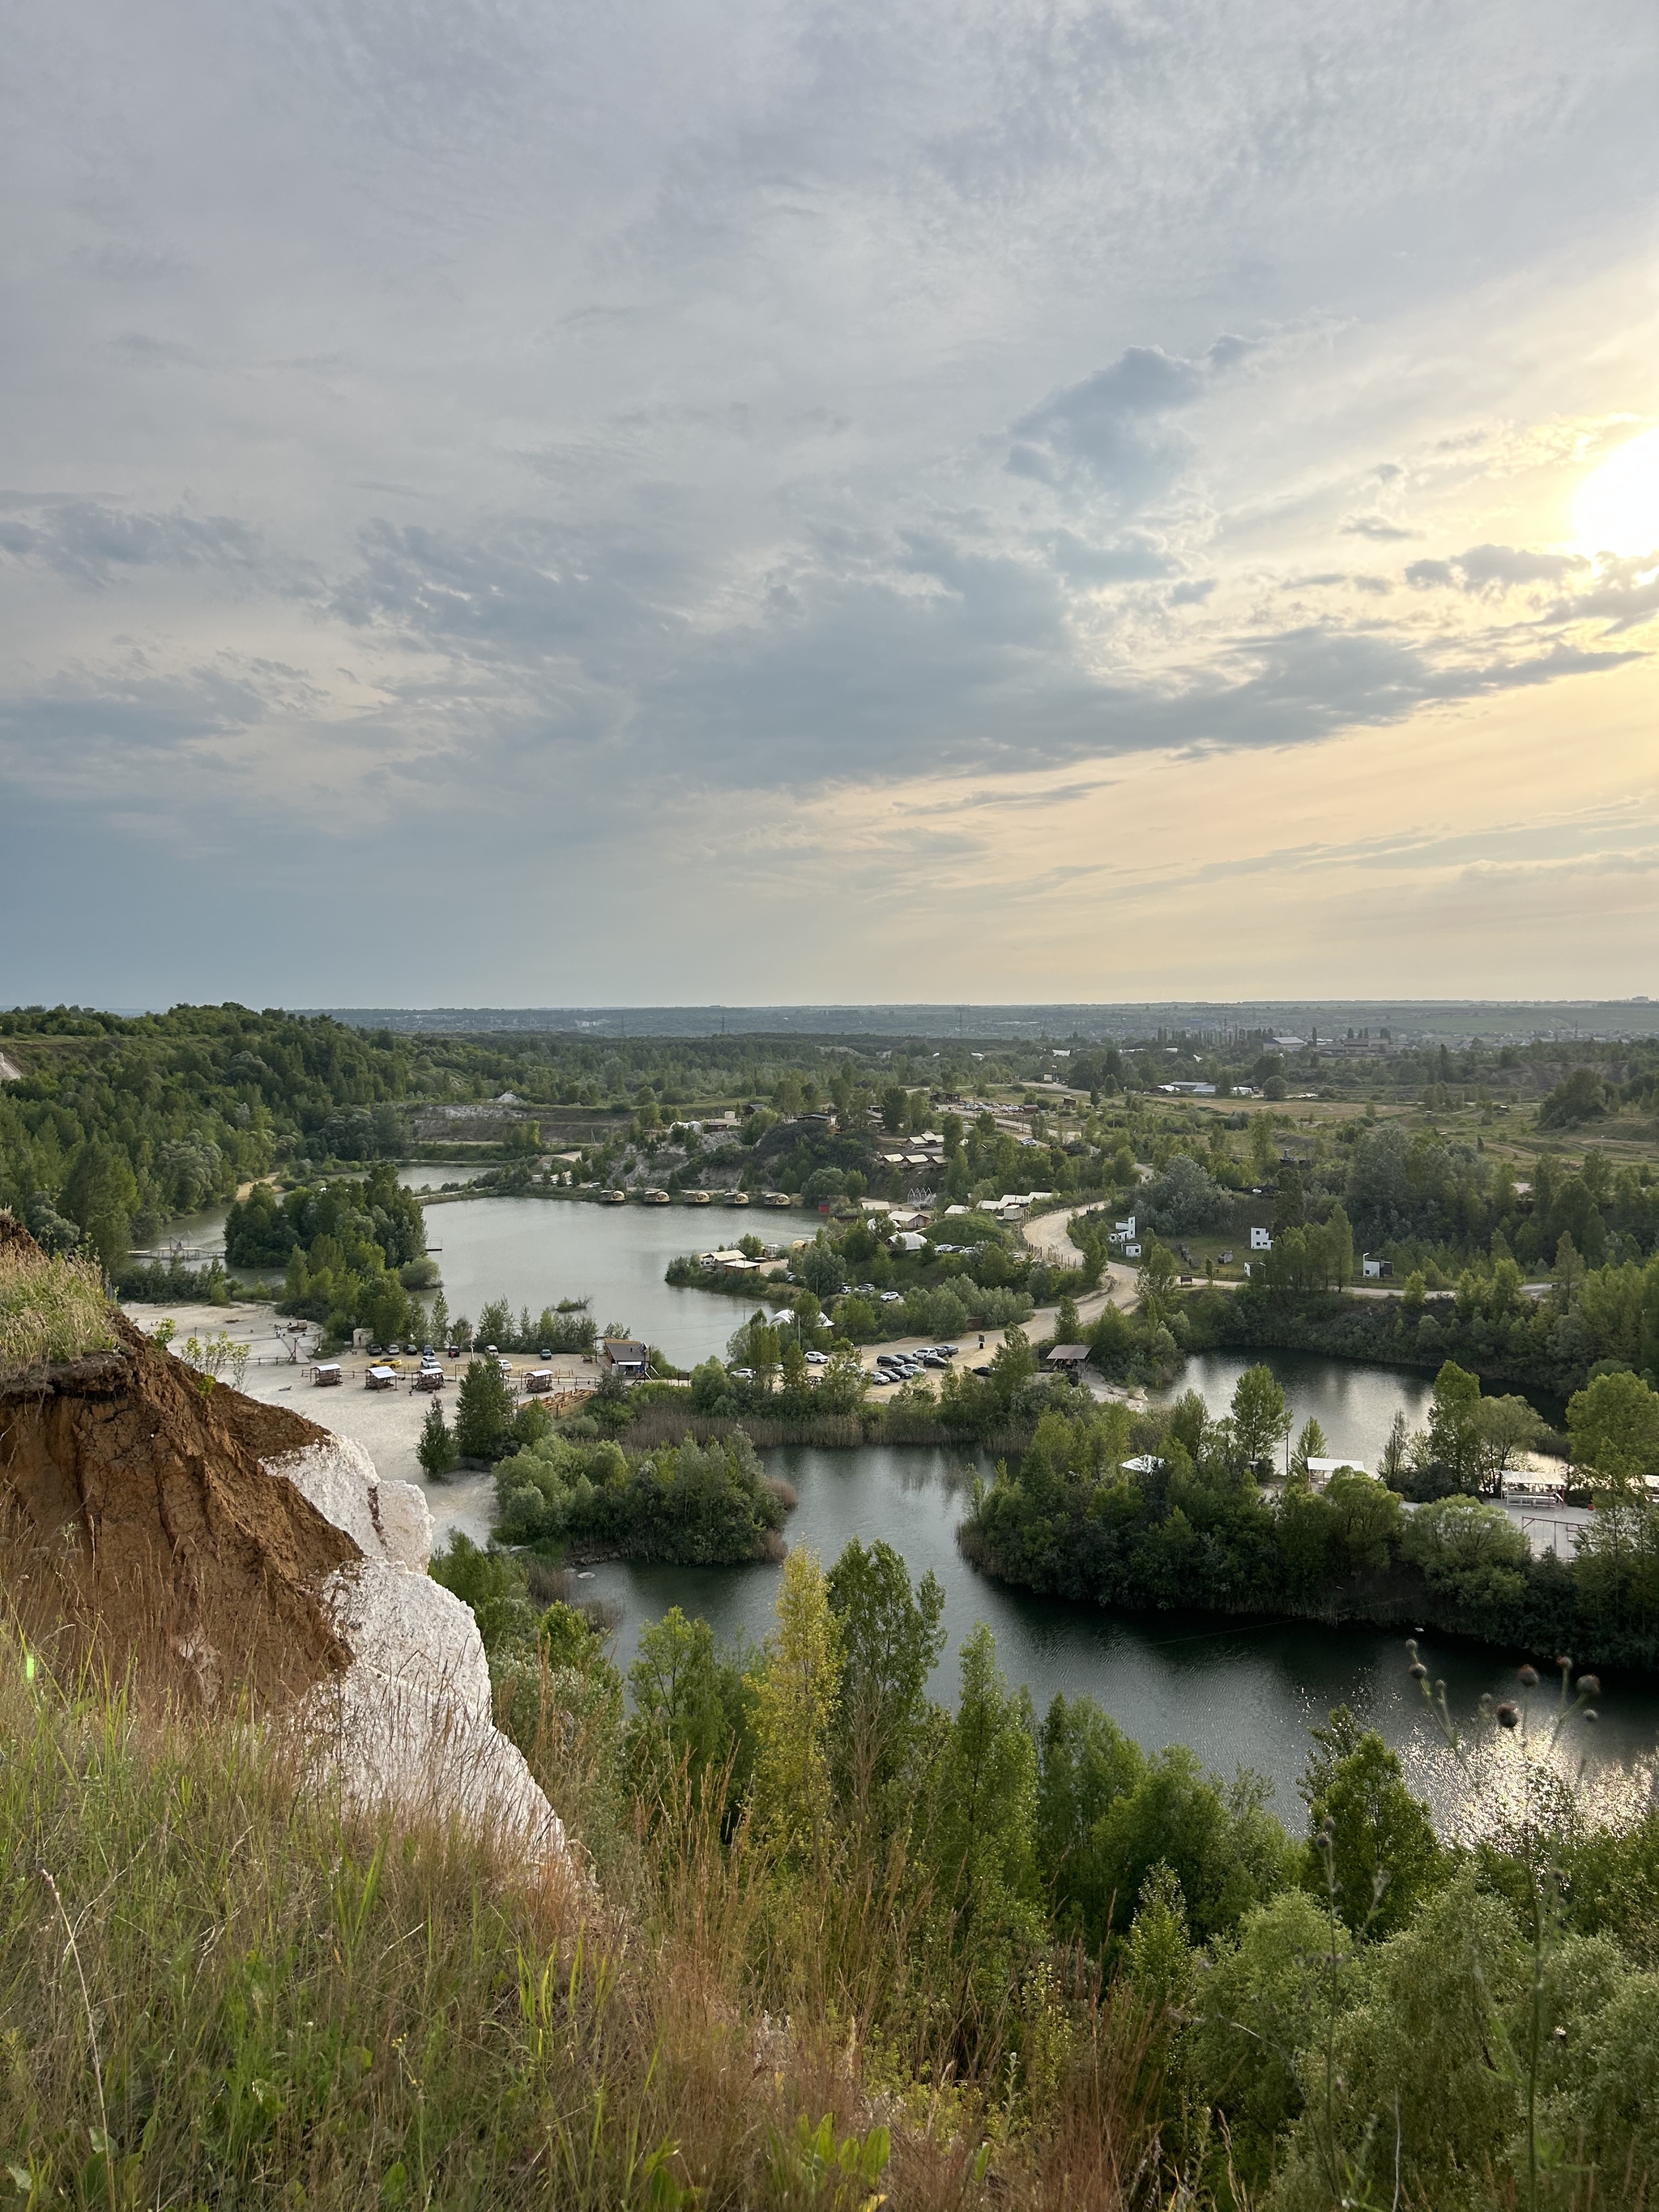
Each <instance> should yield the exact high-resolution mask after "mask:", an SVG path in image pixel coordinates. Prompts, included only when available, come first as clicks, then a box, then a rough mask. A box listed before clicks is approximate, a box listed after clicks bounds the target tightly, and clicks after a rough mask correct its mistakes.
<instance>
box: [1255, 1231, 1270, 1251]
mask: <svg viewBox="0 0 1659 2212" xmlns="http://www.w3.org/2000/svg"><path fill="white" fill-rule="evenodd" d="M1250 1249H1251V1251H1252V1252H1271V1251H1272V1250H1273V1231H1272V1230H1270V1229H1253V1230H1251V1231H1250Z"/></svg>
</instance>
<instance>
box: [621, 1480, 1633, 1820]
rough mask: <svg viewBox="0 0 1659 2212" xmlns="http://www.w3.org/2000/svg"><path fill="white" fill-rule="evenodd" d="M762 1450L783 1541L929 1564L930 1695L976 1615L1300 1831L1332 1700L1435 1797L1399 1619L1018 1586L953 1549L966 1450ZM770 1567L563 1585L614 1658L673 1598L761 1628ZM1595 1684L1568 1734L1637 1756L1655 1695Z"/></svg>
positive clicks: (1440, 1661)
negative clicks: (933, 1580)
mask: <svg viewBox="0 0 1659 2212" xmlns="http://www.w3.org/2000/svg"><path fill="white" fill-rule="evenodd" d="M763 1456H764V1458H765V1460H766V1462H767V1464H768V1466H769V1468H771V1469H772V1471H773V1472H775V1474H781V1475H782V1476H784V1477H785V1478H786V1479H787V1480H788V1481H789V1482H790V1483H791V1484H793V1486H794V1487H795V1489H796V1491H797V1492H798V1494H799V1500H800V1503H799V1507H798V1509H797V1510H795V1511H794V1512H793V1513H792V1514H791V1515H790V1516H789V1522H788V1527H787V1535H788V1539H789V1541H790V1542H791V1543H792V1544H805V1545H806V1546H808V1547H811V1549H813V1550H815V1551H817V1553H818V1554H819V1556H820V1557H821V1558H822V1559H823V1562H824V1564H825V1565H829V1564H831V1563H832V1562H833V1561H834V1559H836V1556H837V1555H838V1553H840V1552H841V1550H842V1547H843V1545H845V1544H846V1543H847V1542H848V1541H849V1539H851V1538H852V1537H853V1536H855V1535H856V1536H858V1537H860V1539H861V1540H862V1541H864V1542H866V1543H869V1542H872V1541H874V1540H876V1539H877V1538H880V1539H881V1540H883V1541H885V1542H887V1543H889V1544H890V1545H891V1546H892V1547H893V1548H894V1549H895V1550H896V1552H898V1553H901V1555H902V1557H903V1559H904V1560H905V1562H906V1564H907V1565H908V1567H909V1570H910V1572H911V1575H912V1577H915V1579H917V1580H920V1578H921V1576H922V1575H923V1574H924V1573H926V1572H927V1571H928V1570H929V1569H931V1570H932V1571H933V1573H934V1574H936V1575H937V1576H938V1577H939V1581H940V1583H942V1584H943V1585H944V1589H945V1613H944V1626H945V1632H946V1636H947V1639H948V1640H947V1644H946V1647H945V1655H944V1657H943V1660H942V1661H941V1663H940V1667H939V1672H938V1674H936V1675H935V1677H934V1680H933V1695H934V1696H935V1697H937V1698H939V1699H940V1700H941V1701H943V1702H945V1703H947V1704H950V1703H954V1700H955V1695H956V1681H957V1657H956V1655H957V1651H958V1650H959V1649H960V1647H961V1644H962V1643H963V1639H964V1638H966V1637H967V1636H968V1635H969V1633H971V1632H972V1630H973V1629H974V1627H975V1626H976V1625H977V1623H978V1622H980V1621H981V1620H985V1621H988V1622H989V1624H990V1626H991V1627H992V1628H993V1630H994V1632H995V1635H996V1638H997V1648H998V1652H999V1656H1000V1661H1001V1664H1002V1667H1003V1668H1004V1670H1005V1672H1006V1674H1007V1675H1008V1676H1009V1678H1010V1680H1012V1681H1013V1682H1014V1683H1016V1684H1021V1685H1024V1686H1025V1687H1026V1688H1027V1689H1029V1690H1030V1693H1031V1698H1032V1700H1033V1702H1034V1704H1035V1705H1036V1709H1037V1711H1038V1713H1039V1714H1041V1713H1042V1711H1043V1710H1044V1709H1045V1708H1046V1706H1047V1705H1048V1701H1049V1699H1051V1698H1052V1697H1053V1696H1054V1693H1055V1692H1057V1691H1060V1692H1065V1694H1066V1695H1067V1696H1068V1697H1070V1696H1076V1695H1078V1694H1079V1693H1081V1692H1086V1693H1087V1694H1088V1695H1089V1696H1091V1697H1093V1698H1095V1699H1097V1700H1098V1701H1099V1703H1100V1704H1101V1705H1103V1706H1104V1707H1105V1708H1106V1710H1107V1711H1109V1712H1110V1713H1111V1714H1112V1716H1113V1717H1114V1718H1115V1720H1116V1721H1117V1723H1118V1724H1119V1726H1120V1727H1121V1728H1122V1729H1125V1730H1126V1731H1127V1733H1128V1734H1129V1735H1132V1736H1133V1738H1134V1739H1135V1741H1137V1742H1138V1743H1139V1744H1140V1745H1141V1746H1142V1747H1143V1748H1144V1749H1146V1750H1148V1751H1155V1750H1158V1748H1160V1747H1162V1746H1164V1745H1165V1744H1170V1743H1184V1744H1188V1745H1190V1746H1191V1747H1192V1748H1193V1749H1194V1751H1195V1752H1197V1753H1198V1754H1199V1756H1200V1758H1201V1759H1203V1760H1204V1761H1205V1763H1206V1765H1208V1766H1210V1767H1212V1769H1213V1770H1215V1771H1218V1772H1219V1773H1221V1774H1223V1775H1225V1776H1229V1777H1231V1774H1232V1773H1233V1772H1234V1771H1235V1769H1236V1768H1237V1767H1238V1766H1240V1765H1243V1766H1248V1767H1251V1768H1254V1769H1255V1770H1256V1771H1258V1772H1260V1773H1261V1774H1262V1775H1263V1776H1265V1777H1266V1778H1267V1782H1268V1784H1269V1786H1270V1790H1271V1794H1272V1802H1273V1806H1274V1808H1275V1810H1276V1811H1277V1812H1278V1813H1279V1817H1280V1818H1281V1819H1282V1820H1285V1821H1287V1822H1288V1823H1290V1824H1291V1826H1294V1827H1297V1828H1298V1829H1299V1828H1300V1826H1301V1825H1302V1822H1303V1819H1304V1814H1303V1808H1302V1806H1301V1802H1300V1800H1299V1799H1298V1797H1297V1778H1298V1777H1299V1776H1300V1775H1301V1773H1302V1771H1303V1769H1304V1765H1305V1764H1306V1759H1307V1753H1308V1735H1307V1731H1308V1729H1309V1727H1310V1725H1313V1724H1317V1723H1319V1722H1321V1721H1322V1720H1323V1718H1324V1717H1325V1715H1326V1714H1327V1713H1328V1711H1329V1709H1330V1708H1331V1707H1332V1706H1333V1705H1338V1704H1346V1705H1349V1706H1351V1707H1352V1709H1353V1711H1355V1712H1356V1713H1358V1715H1359V1716H1360V1717H1362V1718H1363V1719H1364V1721H1365V1722H1366V1723H1367V1724H1368V1725H1369V1726H1371V1727H1373V1728H1376V1729H1378V1730H1379V1731H1380V1732H1381V1734H1382V1735H1383V1737H1384V1738H1385V1739H1386V1740H1387V1741H1389V1743H1390V1744H1392V1745H1393V1746H1394V1747H1395V1749H1397V1750H1399V1751H1400V1752H1401V1753H1402V1754H1403V1755H1404V1756H1405V1758H1406V1759H1407V1764H1408V1767H1409V1771H1410V1772H1411V1775H1412V1778H1413V1787H1414V1788H1416V1789H1418V1790H1421V1791H1422V1792H1424V1793H1425V1794H1427V1795H1429V1796H1431V1797H1433V1798H1434V1799H1435V1801H1436V1802H1437V1805H1440V1804H1441V1803H1442V1802H1443V1801H1444V1800H1445V1798H1446V1796H1447V1794H1448V1790H1449V1786H1450V1784H1451V1783H1452V1782H1453V1780H1454V1779H1455V1776H1454V1773H1453V1771H1452V1770H1450V1769H1449V1766H1448V1764H1447V1761H1446V1759H1445V1757H1444V1755H1443V1752H1442V1751H1441V1749H1440V1747H1439V1738H1438V1736H1437V1733H1436V1731H1435V1730H1434V1729H1433V1727H1432V1726H1431V1723H1430V1722H1429V1719H1428V1717H1427V1716H1426V1714H1425V1710H1424V1706H1423V1700H1422V1698H1421V1695H1420V1693H1419V1691H1418V1689H1417V1687H1416V1685H1415V1684H1414V1683H1413V1682H1412V1680H1410V1678H1409V1676H1408V1675H1407V1671H1406V1669H1407V1655H1406V1650H1405V1643H1404V1634H1403V1632H1393V1631H1383V1630H1378V1629H1370V1628H1344V1629H1327V1628H1322V1627H1318V1626H1310V1624H1308V1623H1305V1622H1295V1621H1268V1622H1260V1623H1256V1622H1239V1623H1231V1624H1221V1625H1218V1623H1217V1620H1216V1619H1215V1616H1214V1615H1213V1614H1208V1613H1198V1614H1184V1613H1151V1614H1133V1615H1131V1614H1115V1613H1107V1612H1104V1611H1103V1610H1101V1609H1100V1608H1099V1607H1092V1606H1084V1605H1064V1604H1057V1603H1055V1602H1054V1601H1052V1600H1049V1599H1045V1598H1036V1597H1032V1596H1029V1595H1025V1594H1024V1593H1021V1592H1019V1591H1017V1590H1012V1589H1008V1588H1007V1587H1006V1585H1004V1584H1002V1583H998V1582H995V1581H994V1580H993V1579H992V1578H991V1577H988V1576H985V1575H981V1574H980V1573H979V1572H978V1571H976V1570H975V1569H974V1568H972V1567H970V1566H969V1565H968V1563H967V1562H966V1561H965V1560H964V1559H963V1557H962V1556H961V1554H960V1553H959V1552H958V1551H957V1546H956V1529H957V1523H958V1522H960V1521H961V1519H962V1517H963V1513H964V1511H965V1510H966V1502H965V1494H964V1493H965V1492H966V1489H967V1486H968V1485H969V1482H970V1481H971V1480H972V1479H973V1477H974V1476H975V1474H979V1473H981V1472H985V1471H986V1469H985V1463H984V1462H983V1461H982V1460H981V1457H980V1455H977V1454H975V1453H971V1452H970V1453H962V1452H951V1451H948V1450H939V1449H928V1448H925V1447H916V1446H894V1445H880V1444H878V1445H872V1446H868V1447H866V1449H863V1450H860V1451H851V1452H835V1451H821V1450H817V1449H812V1448H809V1447H789V1448H786V1449H779V1450H775V1451H769V1452H767V1453H765V1454H764V1455H763ZM779 1574H780V1570H779V1569H777V1568H776V1567H770V1566H753V1567H740V1568H714V1567H704V1568H696V1567H660V1566H646V1565H636V1564H632V1563H628V1562H617V1563H613V1564H611V1565H605V1566H599V1567H596V1568H594V1569H593V1570H592V1572H591V1574H590V1575H589V1576H587V1577H586V1578H585V1579H583V1580H582V1581H581V1582H580V1583H579V1584H578V1585H577V1589H578V1594H579V1595H580V1596H582V1597H598V1598H601V1599H604V1600H605V1601H608V1602H609V1603H610V1604H611V1606H613V1607H616V1608H617V1613H618V1616H619V1618H618V1622H617V1637H616V1656H617V1660H618V1662H619V1663H620V1664H622V1665H623V1667H626V1666H628V1665H629V1663H630V1662H632V1660H633V1658H634V1657H635V1654H636V1652H637V1650H638V1644H639V1634H640V1630H641V1627H642V1626H645V1625H646V1624H647V1623H648V1622H650V1621H652V1620H659V1619H660V1618H661V1616H662V1614H663V1613H665V1612H666V1611H667V1609H668V1607H670V1606H671V1605H678V1606H679V1607H681V1608H682V1609H683V1610H684V1612H685V1613H688V1614H696V1613H701V1614H702V1616H703V1618H704V1619H705V1620H708V1621H709V1622H711V1623H712V1625H713V1626H714V1629H715V1631H716V1632H717V1634H719V1635H720V1637H722V1638H735V1637H738V1636H739V1635H744V1636H748V1637H750V1638H753V1639H755V1640H756V1641H759V1640H761V1639H763V1638H764V1637H765V1636H766V1635H767V1634H768V1632H769V1631H770V1629H771V1627H772V1625H773V1613H772V1608H773V1606H774V1604H775V1600H776V1595H777V1589H778V1582H779ZM1422 1643H1423V1653H1424V1657H1425V1661H1426V1662H1427V1664H1428V1665H1429V1667H1430V1668H1431V1670H1432V1672H1433V1673H1434V1674H1436V1675H1437V1676H1441V1677H1443V1678H1444V1680H1445V1681H1446V1684H1447V1687H1448V1693H1449V1698H1450V1699H1451V1703H1452V1705H1453V1708H1454V1710H1455V1711H1457V1712H1458V1713H1460V1714H1461V1716H1462V1717H1463V1719H1464V1720H1465V1721H1466V1722H1467V1721H1468V1719H1469V1718H1470V1717H1471V1716H1472V1715H1473V1713H1474V1707H1475V1705H1476V1703H1477V1701H1478V1699H1480V1695H1481V1693H1482V1692H1491V1693H1492V1696H1493V1697H1494V1698H1506V1697H1511V1696H1513V1695H1514V1694H1515V1689H1516V1684H1515V1673H1514V1668H1513V1667H1512V1666H1511V1665H1510V1662H1508V1661H1507V1660H1505V1659H1504V1658H1503V1657H1501V1656H1498V1655H1495V1654H1492V1653H1489V1652H1483V1651H1481V1650H1478V1649H1471V1648H1468V1647H1466V1646H1463V1645H1461V1644H1455V1643H1453V1642H1451V1641H1450V1640H1449V1639H1442V1638H1435V1637H1432V1636H1425V1638H1423V1639H1422ZM1605 1692H1606V1694H1605V1695H1604V1698H1603V1700H1602V1705H1601V1721H1600V1723H1599V1726H1598V1728H1597V1729H1596V1731H1595V1734H1594V1735H1593V1736H1592V1735H1586V1736H1585V1738H1584V1741H1585V1743H1586V1744H1587V1745H1589V1744H1591V1743H1593V1745H1594V1749H1595V1759H1596V1763H1597V1765H1601V1764H1604V1763H1607V1762H1611V1763H1613V1765H1619V1764H1620V1763H1621V1762H1624V1761H1626V1760H1629V1759H1632V1758H1636V1757H1639V1756H1645V1755H1646V1754H1648V1753H1651V1752H1652V1750H1653V1747H1654V1744H1655V1739H1656V1734H1659V1694H1656V1693H1655V1692H1653V1691H1651V1690H1650V1689H1644V1688H1636V1687H1632V1686H1629V1685H1621V1684H1620V1683H1618V1682H1617V1681H1615V1680H1613V1679H1612V1678H1608V1679H1607V1681H1606V1683H1605Z"/></svg>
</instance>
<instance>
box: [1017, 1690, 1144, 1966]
mask: <svg viewBox="0 0 1659 2212" xmlns="http://www.w3.org/2000/svg"><path fill="white" fill-rule="evenodd" d="M1039 1754H1040V1756H1039V1769H1038V1784H1037V1812H1036V1847H1037V1864H1038V1868H1039V1870H1040V1872H1041V1875H1042V1883H1043V1887H1044V1889H1045V1891H1046V1893H1047V1895H1048V1909H1049V1911H1050V1913H1051V1915H1052V1916H1053V1919H1054V1929H1055V1932H1056V1933H1057V1934H1058V1935H1060V1936H1062V1937H1064V1938H1065V1939H1066V1940H1068V1941H1069V1940H1079V1941H1081V1942H1084V1943H1085V1944H1087V1945H1088V1947H1089V1948H1091V1950H1095V1951H1098V1950H1099V1949H1100V1948H1101V1947H1102V1946H1103V1944H1104V1943H1105V1942H1106V1940H1107V1938H1108V1936H1109V1934H1110V1932H1111V1923H1112V1911H1113V1907H1114V1905H1115V1901H1116V1893H1115V1887H1114V1885H1113V1882H1112V1880H1111V1876H1110V1875H1109V1872H1105V1871H1103V1869H1102V1868H1101V1865H1100V1863H1099V1834H1100V1826H1101V1823H1102V1821H1103V1820H1104V1818H1105V1816H1106V1814H1108V1813H1109V1811H1110V1810H1111V1808H1112V1807H1113V1806H1114V1805H1115V1803H1116V1802H1117V1800H1118V1799H1119V1798H1120V1797H1121V1796H1124V1795H1126V1794H1127V1792H1128V1791H1130V1790H1133V1789H1134V1787H1135V1786H1136V1784H1138V1783H1139V1780H1140V1778H1141V1776H1142V1774H1143V1773H1144V1772H1145V1771H1146V1760H1145V1759H1144V1758H1143V1757H1142V1755H1141V1753H1140V1751H1139V1747H1137V1745H1136V1744H1135V1743H1134V1742H1133V1740H1132V1739H1131V1738H1130V1737H1128V1736H1127V1735H1125V1734H1124V1733H1123V1730H1122V1729H1121V1728H1120V1727H1119V1726H1118V1724H1117V1723H1116V1722H1115V1720H1113V1718H1112V1717H1111V1716H1110V1715H1109V1713H1106V1712H1103V1711H1102V1710H1101V1708H1100V1706H1099V1705H1097V1704H1096V1702H1095V1700H1094V1699H1092V1698H1087V1697H1083V1698H1066V1697H1060V1696H1056V1697H1055V1698H1054V1699H1053V1701H1052V1702H1051V1704H1050V1705H1049V1707H1048V1712H1047V1714H1046V1715H1045V1716H1044V1718H1043V1723H1042V1736H1041V1740H1040V1744H1039Z"/></svg>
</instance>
